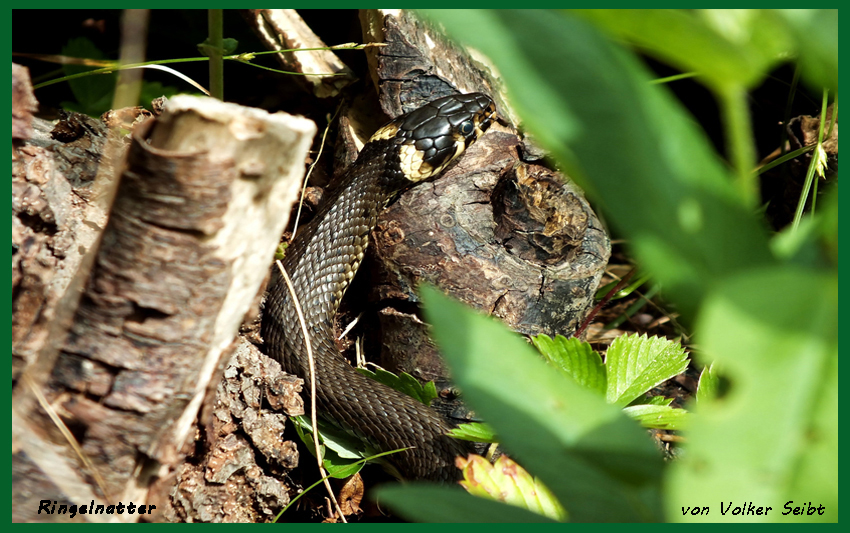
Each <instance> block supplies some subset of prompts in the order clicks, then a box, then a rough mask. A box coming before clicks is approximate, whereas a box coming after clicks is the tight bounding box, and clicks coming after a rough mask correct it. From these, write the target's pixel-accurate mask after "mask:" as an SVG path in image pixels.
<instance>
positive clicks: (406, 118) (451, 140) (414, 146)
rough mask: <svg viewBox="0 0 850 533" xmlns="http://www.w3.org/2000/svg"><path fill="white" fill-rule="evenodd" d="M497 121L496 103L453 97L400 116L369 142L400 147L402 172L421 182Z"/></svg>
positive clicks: (485, 98)
mask: <svg viewBox="0 0 850 533" xmlns="http://www.w3.org/2000/svg"><path fill="white" fill-rule="evenodd" d="M497 118H498V116H497V114H496V104H495V103H493V99H492V98H490V97H489V96H487V95H486V94H482V93H469V94H453V95H451V96H444V97H443V98H438V99H436V100H434V101H432V102H429V103H427V104H425V105H424V106H422V107H420V108H418V109H416V110H414V111H411V112H410V113H406V114H404V115H401V116H400V117H398V118H396V119H395V120H393V121H392V122H390V123H389V124H387V125H386V126H384V127H382V128H381V129H379V130H378V131H377V132H375V134H374V135H372V138H371V139H370V140H369V141H370V142H372V141H383V140H391V141H392V142H393V143H395V144H396V145H399V146H398V154H399V158H400V160H401V161H400V162H401V170H402V172H403V173H404V175H405V177H406V178H407V179H408V180H410V181H412V182H418V181H422V180H424V179H428V178H430V177H432V176H435V175H436V174H438V173H440V171H442V170H443V169H444V168H446V166H447V165H448V164H449V163H451V162H452V161H454V160H455V158H457V156H459V155H460V154H462V153H463V151H464V150H466V148H467V147H468V146H469V145H471V144H472V143H474V142H475V141H476V140H478V138H479V137H481V136H482V135H484V132H485V131H487V128H489V127H490V125H491V124H492V123H493V122H494V121H495V120H496V119H497Z"/></svg>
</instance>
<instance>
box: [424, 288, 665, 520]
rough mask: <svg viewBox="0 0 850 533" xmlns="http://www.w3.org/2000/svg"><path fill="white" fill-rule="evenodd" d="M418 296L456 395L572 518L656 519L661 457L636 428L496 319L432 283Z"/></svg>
mask: <svg viewBox="0 0 850 533" xmlns="http://www.w3.org/2000/svg"><path fill="white" fill-rule="evenodd" d="M421 296H422V300H423V302H424V304H425V316H426V318H427V320H428V322H429V323H430V324H432V326H433V327H432V333H433V337H434V340H435V341H436V342H437V344H438V345H439V346H440V349H441V351H442V353H443V354H444V355H445V357H446V360H447V362H448V364H449V366H450V368H451V370H452V375H453V376H454V377H455V379H456V380H457V383H458V384H459V386H460V388H461V390H463V394H464V398H466V399H467V401H468V402H469V404H470V405H471V406H472V408H473V409H475V411H476V413H478V414H479V415H480V416H481V417H482V418H484V419H485V420H487V423H488V424H491V425H492V426H493V427H494V428H495V429H496V431H497V432H498V434H499V435H500V437H501V439H502V444H503V446H504V448H505V450H507V451H508V452H509V453H511V454H512V457H513V458H515V459H516V460H517V461H518V462H520V463H521V464H522V465H523V467H524V468H526V469H528V471H529V472H532V473H533V474H535V475H536V476H539V477H540V479H541V480H542V481H543V482H544V483H545V484H546V486H548V487H549V488H550V489H551V490H552V492H553V493H554V494H555V496H556V497H557V498H558V500H559V501H560V502H561V503H563V504H564V507H565V508H566V510H567V512H568V513H569V516H570V519H571V520H574V521H637V520H658V519H659V515H658V513H659V505H660V501H659V483H660V474H661V468H662V461H661V457H660V455H659V453H658V451H657V450H656V449H655V448H654V446H653V444H652V443H651V442H650V440H649V439H648V438H647V437H646V435H645V433H644V431H643V430H642V429H640V427H639V426H638V425H637V424H635V423H634V422H632V421H630V420H629V419H628V418H627V417H626V416H625V415H624V414H623V413H622V411H621V410H620V409H618V408H617V407H615V406H612V405H607V404H606V403H605V401H604V399H603V398H600V397H599V395H598V394H596V393H594V392H592V391H589V390H587V389H586V388H585V387H583V386H581V385H579V384H578V383H576V382H575V381H573V380H571V379H566V378H564V376H563V375H561V373H560V372H558V371H556V370H555V369H553V368H551V367H549V366H548V365H546V364H545V363H544V362H543V361H541V360H540V358H539V356H538V355H537V354H536V351H535V350H534V349H533V348H532V347H531V346H529V345H528V343H527V342H525V341H524V340H523V339H522V338H521V337H519V336H517V335H516V334H514V333H512V332H510V331H508V330H507V328H506V327H505V326H504V325H503V324H501V323H499V322H497V321H495V320H494V319H492V318H490V317H486V316H483V315H480V314H478V313H476V312H473V311H471V310H469V309H467V308H465V307H464V306H463V305H462V304H460V303H458V302H456V301H454V300H451V299H450V298H448V297H446V296H444V295H443V294H442V293H440V292H439V291H437V290H436V289H434V288H432V287H429V286H423V287H421ZM484 518H486V517H484Z"/></svg>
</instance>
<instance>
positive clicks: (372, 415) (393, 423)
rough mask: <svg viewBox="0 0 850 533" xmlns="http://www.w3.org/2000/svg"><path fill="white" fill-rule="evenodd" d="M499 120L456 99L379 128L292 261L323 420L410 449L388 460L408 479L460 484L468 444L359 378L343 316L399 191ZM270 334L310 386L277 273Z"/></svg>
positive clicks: (284, 360)
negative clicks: (339, 328) (342, 333)
mask: <svg viewBox="0 0 850 533" xmlns="http://www.w3.org/2000/svg"><path fill="white" fill-rule="evenodd" d="M496 116H497V115H496V112H495V105H494V103H493V101H492V100H491V99H490V97H489V96H486V95H484V94H480V93H471V94H456V95H452V96H446V97H443V98H439V99H437V100H434V101H432V102H430V103H428V104H426V105H424V106H422V107H420V108H418V109H416V110H414V111H412V112H410V113H407V114H404V115H401V116H400V117H398V118H396V119H395V120H393V121H392V122H390V123H389V124H387V125H386V126H384V127H382V128H380V129H379V130H378V131H377V132H376V133H375V134H374V135H373V136H372V137H371V139H370V140H369V142H367V143H366V144H365V145H364V146H363V149H362V150H361V151H360V154H359V156H358V158H357V160H356V161H355V162H354V163H353V164H352V165H351V167H350V168H349V169H348V170H347V171H346V173H345V175H344V176H343V178H342V180H341V182H340V183H339V185H337V186H336V187H335V188H334V190H333V192H331V193H330V194H329V195H328V198H326V199H325V200H324V201H323V204H322V206H321V207H320V208H319V210H318V212H317V214H316V216H315V217H314V218H313V220H312V221H311V222H310V223H309V224H307V225H306V226H304V227H303V228H302V229H301V230H300V231H299V232H298V234H297V236H296V237H295V239H294V240H293V241H292V243H291V244H290V246H289V248H288V249H287V251H286V257H285V258H284V259H283V266H284V268H285V270H286V272H287V273H288V275H289V277H290V278H291V280H292V283H293V286H294V290H295V294H296V296H297V298H298V302H299V303H300V305H301V307H302V310H303V313H304V318H305V321H306V327H307V330H308V332H309V335H310V342H311V347H312V351H313V356H314V358H315V372H316V382H317V383H316V405H317V411H318V414H319V415H320V416H321V417H323V418H325V419H327V420H329V421H331V422H332V423H333V424H335V425H337V426H339V427H341V428H342V429H344V430H345V431H346V432H348V433H350V434H352V435H354V436H356V437H357V438H358V439H360V440H362V441H363V442H365V443H367V444H368V445H369V446H371V447H372V448H374V449H376V450H380V451H388V450H395V449H399V448H406V447H409V448H410V449H408V450H405V451H403V452H400V453H396V454H391V455H390V456H389V457H388V458H389V460H390V462H391V463H392V464H393V466H394V467H395V468H396V469H397V470H398V471H399V473H400V474H401V475H402V476H403V477H405V478H414V479H429V480H436V481H444V482H449V481H452V480H455V479H457V478H458V477H459V471H458V470H457V469H456V468H455V467H454V457H455V456H456V455H465V453H466V447H465V446H464V445H463V444H462V443H460V442H459V441H456V440H454V439H452V438H451V437H448V436H446V432H447V431H448V430H449V429H450V427H449V425H448V424H447V423H446V422H445V421H444V420H443V419H442V417H441V416H440V415H439V414H437V413H436V411H434V410H433V409H431V408H430V407H427V406H425V405H423V404H422V403H420V402H418V401H416V400H414V399H412V398H410V397H408V396H406V395H404V394H402V393H400V392H397V391H395V390H393V389H391V388H389V387H387V386H385V385H382V384H381V383H378V382H376V381H374V380H372V379H369V378H367V377H365V376H363V375H361V374H359V373H358V372H356V371H355V370H354V368H353V367H352V366H351V365H350V364H349V363H348V362H347V361H346V360H345V359H344V358H343V357H342V355H341V354H340V352H339V349H338V347H337V344H336V342H335V340H334V315H335V313H336V311H337V308H338V307H339V303H340V300H341V299H342V296H343V294H344V293H345V290H346V288H347V287H348V285H349V283H350V282H351V280H352V279H353V278H354V274H355V273H356V272H357V269H358V267H359V266H360V263H361V262H362V260H363V255H364V252H365V250H366V246H367V245H368V243H369V236H370V233H371V231H372V229H373V228H374V227H375V224H376V222H377V219H378V214H379V212H380V211H381V210H382V209H383V208H384V206H385V205H386V204H387V203H388V202H389V201H390V200H391V199H392V198H393V197H394V195H396V194H397V193H398V192H399V191H401V190H403V189H405V188H407V187H409V186H411V185H413V184H415V183H417V182H420V181H422V180H425V179H428V178H431V177H434V176H436V175H438V174H439V173H440V172H441V171H442V170H443V169H444V168H445V167H446V166H447V165H448V164H449V163H451V162H452V161H453V160H454V159H455V158H457V156H459V155H460V154H461V153H462V152H463V151H464V150H465V149H466V148H467V147H468V146H469V145H470V144H472V143H473V142H475V140H477V139H478V138H479V137H480V136H481V135H483V134H484V132H485V131H486V130H487V128H488V127H489V126H490V124H491V123H492V122H493V121H494V120H496ZM261 331H262V336H263V339H264V342H265V346H266V351H267V352H268V354H269V355H270V356H272V357H274V358H276V359H277V360H278V361H280V363H281V365H282V366H283V368H284V370H286V371H287V372H289V373H291V374H295V375H297V376H299V377H301V378H303V379H304V380H305V381H307V382H308V383H309V379H310V376H309V364H308V361H307V350H306V343H305V339H304V335H303V333H302V329H301V324H300V322H299V320H298V315H297V312H296V309H295V306H294V304H293V301H292V297H291V295H290V292H289V289H288V288H287V286H286V283H285V281H284V280H283V277H282V276H281V274H280V273H279V272H278V271H277V268H273V271H272V279H271V281H270V282H269V288H268V290H267V293H266V298H265V301H264V303H263V318H262V329H261Z"/></svg>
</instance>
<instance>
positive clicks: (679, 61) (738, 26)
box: [579, 9, 790, 87]
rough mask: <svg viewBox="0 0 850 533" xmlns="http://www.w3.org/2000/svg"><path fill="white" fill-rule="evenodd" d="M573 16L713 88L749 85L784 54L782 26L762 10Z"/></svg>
mask: <svg viewBox="0 0 850 533" xmlns="http://www.w3.org/2000/svg"><path fill="white" fill-rule="evenodd" d="M579 14H580V15H581V16H582V17H585V18H587V19H588V20H592V21H593V22H594V23H595V24H598V25H599V26H601V27H604V28H605V29H606V30H608V31H609V32H611V33H612V34H614V35H616V36H618V37H621V38H624V39H626V40H628V41H630V42H633V43H635V44H636V45H638V46H639V47H640V49H641V50H643V51H644V52H645V53H648V54H649V55H653V56H655V57H656V58H658V59H661V60H663V61H666V62H668V63H669V64H671V65H673V66H675V67H678V68H679V69H680V70H682V71H683V72H688V71H694V72H697V73H699V75H700V76H702V77H703V79H705V80H707V81H709V82H710V83H711V84H712V85H714V86H721V85H727V84H733V83H734V84H739V85H743V86H745V87H749V86H752V85H754V84H755V83H756V82H757V81H759V80H761V79H762V78H763V77H764V75H765V74H766V73H767V70H768V69H769V67H770V66H771V65H774V64H776V63H778V62H779V61H780V60H781V58H782V57H783V55H784V56H785V57H787V56H788V55H789V54H788V52H789V46H790V43H789V42H788V39H787V37H786V36H785V27H784V24H782V23H781V19H779V17H778V16H777V15H776V14H775V13H771V12H769V11H766V10H755V9H735V10H732V9H711V10H699V11H697V10H692V11H685V10H680V9H616V10H608V9H593V10H582V11H580V12H579Z"/></svg>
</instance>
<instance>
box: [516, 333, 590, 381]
mask: <svg viewBox="0 0 850 533" xmlns="http://www.w3.org/2000/svg"><path fill="white" fill-rule="evenodd" d="M531 342H532V343H533V344H534V346H536V347H537V349H538V350H540V353H541V354H543V357H544V358H545V359H546V360H547V361H548V362H549V364H551V365H552V366H553V367H555V368H557V369H558V370H560V371H561V372H562V373H563V374H564V375H565V376H569V377H571V378H572V379H574V380H576V382H578V383H579V384H581V385H584V386H585V387H587V388H588V389H590V390H592V391H596V392H598V393H599V394H600V395H604V394H605V390H606V387H607V378H606V376H605V365H603V364H602V357H600V356H599V354H598V353H596V352H595V351H593V348H591V346H590V344H588V343H586V342H582V341H580V340H579V339H576V338H569V339H568V338H566V337H564V336H563V335H556V336H555V338H554V339H550V338H549V337H548V336H546V335H538V336H536V337H532V338H531Z"/></svg>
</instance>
